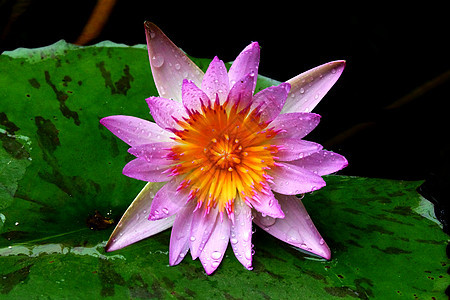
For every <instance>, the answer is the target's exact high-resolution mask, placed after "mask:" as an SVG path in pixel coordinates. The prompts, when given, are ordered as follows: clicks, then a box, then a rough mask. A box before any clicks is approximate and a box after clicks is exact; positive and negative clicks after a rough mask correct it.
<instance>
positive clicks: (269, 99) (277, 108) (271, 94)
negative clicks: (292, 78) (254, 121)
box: [252, 83, 291, 122]
mask: <svg viewBox="0 0 450 300" xmlns="http://www.w3.org/2000/svg"><path fill="white" fill-rule="evenodd" d="M290 88H291V87H290V85H289V84H288V83H282V84H280V85H278V86H271V87H268V88H266V89H264V90H262V91H260V92H259V93H257V94H256V95H255V96H254V97H253V104H252V109H253V108H255V107H258V106H260V105H261V106H260V109H261V110H262V113H261V121H262V122H270V121H272V120H273V119H275V118H276V117H277V116H278V115H279V114H280V112H281V110H282V109H283V106H284V103H285V102H286V97H287V95H288V93H289V90H290Z"/></svg>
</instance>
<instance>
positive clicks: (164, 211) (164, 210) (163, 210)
mask: <svg viewBox="0 0 450 300" xmlns="http://www.w3.org/2000/svg"><path fill="white" fill-rule="evenodd" d="M162 212H163V213H164V214H166V215H167V214H168V213H169V210H168V209H167V208H165V207H164V208H163V209H162Z"/></svg>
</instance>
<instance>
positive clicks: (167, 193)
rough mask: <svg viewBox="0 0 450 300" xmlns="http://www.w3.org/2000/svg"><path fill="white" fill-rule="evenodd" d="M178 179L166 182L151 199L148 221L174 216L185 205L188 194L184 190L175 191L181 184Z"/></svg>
mask: <svg viewBox="0 0 450 300" xmlns="http://www.w3.org/2000/svg"><path fill="white" fill-rule="evenodd" d="M181 181H182V180H181V179H180V178H178V177H175V178H173V179H172V180H170V181H169V182H167V183H166V184H165V185H164V186H163V187H162V188H161V189H160V190H159V191H158V192H157V193H156V195H155V197H154V198H153V202H152V206H151V207H150V216H149V220H159V219H165V218H167V217H170V216H171V215H174V214H176V213H177V212H178V211H179V210H180V209H181V208H182V207H183V206H184V205H185V204H186V200H187V197H188V194H189V191H186V189H181V190H180V191H177V187H178V186H179V185H180V183H181Z"/></svg>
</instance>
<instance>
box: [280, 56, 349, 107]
mask: <svg viewBox="0 0 450 300" xmlns="http://www.w3.org/2000/svg"><path fill="white" fill-rule="evenodd" d="M344 67H345V61H344V60H338V61H332V62H329V63H326V64H323V65H321V66H318V67H315V68H314V69H311V70H309V71H306V72H304V73H302V74H300V75H297V76H296V77H294V78H292V79H290V80H288V81H287V82H288V83H290V84H291V91H290V92H289V95H288V97H287V101H286V104H285V105H284V108H283V111H282V113H290V112H310V111H312V110H313V109H314V107H316V105H317V104H318V103H319V102H320V100H322V98H323V97H324V96H325V94H326V93H327V92H328V91H329V90H330V89H331V87H332V86H333V85H334V84H335V82H336V81H337V80H338V78H339V76H341V74H342V71H343V70H344Z"/></svg>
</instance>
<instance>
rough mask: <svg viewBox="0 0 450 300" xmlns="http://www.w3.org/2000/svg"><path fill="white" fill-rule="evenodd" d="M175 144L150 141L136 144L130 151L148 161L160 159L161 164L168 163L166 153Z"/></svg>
mask: <svg viewBox="0 0 450 300" xmlns="http://www.w3.org/2000/svg"><path fill="white" fill-rule="evenodd" d="M173 145H174V143H173V142H161V143H150V144H142V145H137V146H134V147H132V148H130V149H128V152H129V153H131V154H133V155H134V156H136V157H141V158H144V159H145V160H146V161H147V162H150V163H151V162H152V161H158V163H159V164H161V163H162V164H167V163H168V160H167V158H165V157H166V155H167V154H168V153H169V151H168V149H170V148H171V147H172V146H173Z"/></svg>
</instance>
